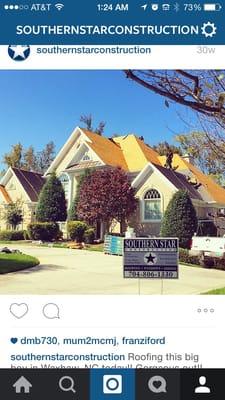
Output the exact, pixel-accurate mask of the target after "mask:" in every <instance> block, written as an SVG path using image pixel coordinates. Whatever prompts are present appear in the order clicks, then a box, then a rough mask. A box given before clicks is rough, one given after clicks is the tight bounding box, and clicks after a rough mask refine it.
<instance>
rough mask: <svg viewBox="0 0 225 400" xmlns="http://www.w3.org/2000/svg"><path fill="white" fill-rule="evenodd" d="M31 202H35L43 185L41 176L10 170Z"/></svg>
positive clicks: (15, 169)
mask: <svg viewBox="0 0 225 400" xmlns="http://www.w3.org/2000/svg"><path fill="white" fill-rule="evenodd" d="M12 170H13V172H14V174H15V175H16V177H17V179H18V180H19V181H20V183H21V185H22V186H23V188H24V190H25V192H26V193H27V195H28V197H29V198H30V200H31V201H33V202H37V201H38V196H39V193H40V191H41V189H42V187H43V185H44V183H45V179H44V178H43V176H42V175H41V174H39V173H37V172H31V171H26V170H23V169H18V168H12Z"/></svg>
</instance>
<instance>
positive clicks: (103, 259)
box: [0, 246, 225, 295]
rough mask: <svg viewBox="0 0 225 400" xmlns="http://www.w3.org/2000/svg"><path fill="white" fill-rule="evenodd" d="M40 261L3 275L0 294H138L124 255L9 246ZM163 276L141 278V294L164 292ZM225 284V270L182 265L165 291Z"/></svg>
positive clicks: (195, 291)
mask: <svg viewBox="0 0 225 400" xmlns="http://www.w3.org/2000/svg"><path fill="white" fill-rule="evenodd" d="M10 247H12V248H15V247H16V248H18V249H20V250H21V251H22V252H24V253H26V254H29V255H32V256H35V257H37V258H39V260H40V262H41V265H39V266H38V267H35V268H31V269H28V270H24V271H20V272H16V273H10V274H7V275H0V294H137V295H138V294H139V281H138V280H137V279H124V278H123V271H122V257H120V256H108V255H105V254H103V253H100V252H90V251H86V250H69V249H56V248H46V247H35V246H33V247H32V246H10ZM161 284H162V283H161V280H147V279H143V280H141V281H140V293H141V294H145V295H146V294H161ZM221 287H225V272H223V271H217V270H210V269H203V268H194V267H187V266H183V265H182V266H180V278H179V280H164V282H163V293H164V294H184V295H185V294H199V293H202V292H205V291H208V290H210V289H217V288H221Z"/></svg>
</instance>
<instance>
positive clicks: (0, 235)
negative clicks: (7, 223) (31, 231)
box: [0, 231, 29, 241]
mask: <svg viewBox="0 0 225 400" xmlns="http://www.w3.org/2000/svg"><path fill="white" fill-rule="evenodd" d="M28 239H29V235H28V232H27V231H0V240H2V241H11V240H28Z"/></svg>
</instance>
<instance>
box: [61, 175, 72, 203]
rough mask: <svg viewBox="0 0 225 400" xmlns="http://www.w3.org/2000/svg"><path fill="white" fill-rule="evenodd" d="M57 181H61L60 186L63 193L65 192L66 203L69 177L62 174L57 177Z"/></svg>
mask: <svg viewBox="0 0 225 400" xmlns="http://www.w3.org/2000/svg"><path fill="white" fill-rule="evenodd" d="M59 179H60V181H61V184H62V186H63V189H64V192H65V198H66V200H67V201H68V200H69V183H70V181H69V177H68V175H67V174H62V175H61V176H60V177H59Z"/></svg>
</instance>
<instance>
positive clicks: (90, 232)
mask: <svg viewBox="0 0 225 400" xmlns="http://www.w3.org/2000/svg"><path fill="white" fill-rule="evenodd" d="M94 240H95V230H94V228H88V229H87V230H86V231H85V232H84V242H85V243H87V244H93V243H94Z"/></svg>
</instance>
